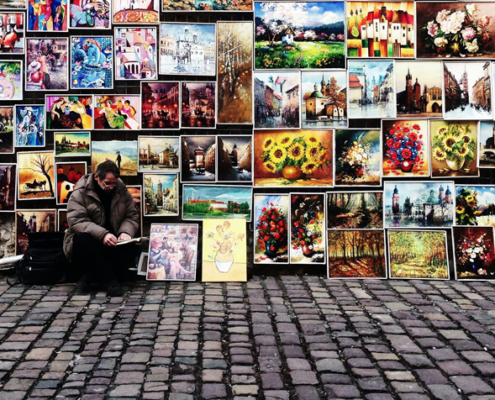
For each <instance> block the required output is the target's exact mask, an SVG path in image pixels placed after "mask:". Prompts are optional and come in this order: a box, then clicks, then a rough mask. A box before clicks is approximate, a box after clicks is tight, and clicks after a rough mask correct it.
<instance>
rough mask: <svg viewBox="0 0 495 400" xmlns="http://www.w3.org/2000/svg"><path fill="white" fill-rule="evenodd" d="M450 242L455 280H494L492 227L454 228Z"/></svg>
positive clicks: (494, 254) (494, 261)
mask: <svg viewBox="0 0 495 400" xmlns="http://www.w3.org/2000/svg"><path fill="white" fill-rule="evenodd" d="M452 240H453V244H454V261H455V275H456V276H455V277H456V279H457V280H489V279H490V280H491V279H495V249H494V236H493V227H492V226H489V227H486V226H469V227H461V226H454V227H453V228H452Z"/></svg>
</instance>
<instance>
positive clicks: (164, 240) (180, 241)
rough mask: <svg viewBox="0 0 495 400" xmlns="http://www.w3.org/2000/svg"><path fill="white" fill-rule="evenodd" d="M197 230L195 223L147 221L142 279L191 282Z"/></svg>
mask: <svg viewBox="0 0 495 400" xmlns="http://www.w3.org/2000/svg"><path fill="white" fill-rule="evenodd" d="M198 231H199V229H198V225H197V224H151V228H150V245H149V251H148V253H147V257H146V258H147V272H146V279H147V280H149V281H193V282H194V281H195V280H196V268H197V263H198Z"/></svg>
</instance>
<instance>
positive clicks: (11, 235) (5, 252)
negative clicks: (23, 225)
mask: <svg viewBox="0 0 495 400" xmlns="http://www.w3.org/2000/svg"><path fill="white" fill-rule="evenodd" d="M15 243H16V236H15V213H14V212H9V213H4V214H0V260H1V259H3V258H7V257H13V256H15Z"/></svg>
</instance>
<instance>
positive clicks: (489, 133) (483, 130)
mask: <svg viewBox="0 0 495 400" xmlns="http://www.w3.org/2000/svg"><path fill="white" fill-rule="evenodd" d="M478 129H479V139H478V142H479V156H478V167H479V168H495V143H494V139H495V125H494V123H493V121H481V122H480V124H479V127H478Z"/></svg>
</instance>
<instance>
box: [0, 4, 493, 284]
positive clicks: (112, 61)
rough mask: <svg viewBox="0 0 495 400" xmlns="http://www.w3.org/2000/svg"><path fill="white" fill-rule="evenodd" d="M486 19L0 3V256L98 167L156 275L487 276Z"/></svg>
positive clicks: (346, 7)
mask: <svg viewBox="0 0 495 400" xmlns="http://www.w3.org/2000/svg"><path fill="white" fill-rule="evenodd" d="M494 11H495V2H490V1H482V2H481V1H478V2H460V1H455V2H452V1H451V2H446V1H441V2H440V1H438V2H428V1H402V2H399V1H391V2H368V1H362V2H357V1H328V2H327V1H325V2H323V1H299V2H292V1H272V2H262V1H254V2H252V1H250V0H236V1H234V0H223V1H219V0H201V1H199V0H194V1H189V2H183V1H179V0H112V1H109V0H99V1H96V2H95V1H89V0H71V1H70V2H69V1H61V0H54V1H52V2H42V1H39V0H26V1H25V0H0V258H3V257H9V256H11V255H15V254H23V253H24V252H25V250H26V249H27V246H28V240H27V235H28V233H29V232H35V231H54V230H64V229H66V227H67V213H66V204H67V201H68V200H69V199H70V196H71V192H72V191H73V189H74V187H75V185H77V182H78V180H79V179H80V178H81V176H83V175H84V174H86V173H89V172H92V171H93V170H94V169H95V168H96V166H97V165H98V163H100V162H101V161H104V160H107V159H109V160H113V161H115V162H116V163H117V165H118V167H119V168H120V171H121V175H122V180H123V181H124V182H125V183H126V184H127V185H128V188H129V191H130V193H131V195H132V196H133V198H134V200H135V204H136V209H137V210H138V212H139V215H140V219H141V221H140V222H141V230H142V232H141V233H142V235H144V236H150V247H149V249H148V252H147V253H146V254H145V253H143V254H142V256H141V258H140V260H139V266H138V267H139V268H138V274H139V275H143V276H145V277H146V278H147V279H149V280H184V281H193V280H196V279H202V280H204V281H236V280H238V281H243V280H246V279H247V270H248V269H249V270H251V269H254V270H255V271H257V272H259V273H262V272H264V271H272V272H273V271H275V272H277V271H280V272H281V273H287V272H294V271H298V272H300V271H310V272H316V273H319V274H321V275H326V276H328V277H329V278H347V279H349V278H376V279H387V278H399V279H405V278H409V279H450V278H456V279H495V246H494V232H493V229H494V227H495V186H492V183H493V182H492V180H493V178H492V177H493V173H492V171H493V168H494V167H495V140H494V138H495V127H494V114H493V105H492V96H491V92H492V91H493V90H494V82H493V81H494V71H495V62H494V61H495V40H494V39H495V38H494V37H495V19H493V13H494Z"/></svg>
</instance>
